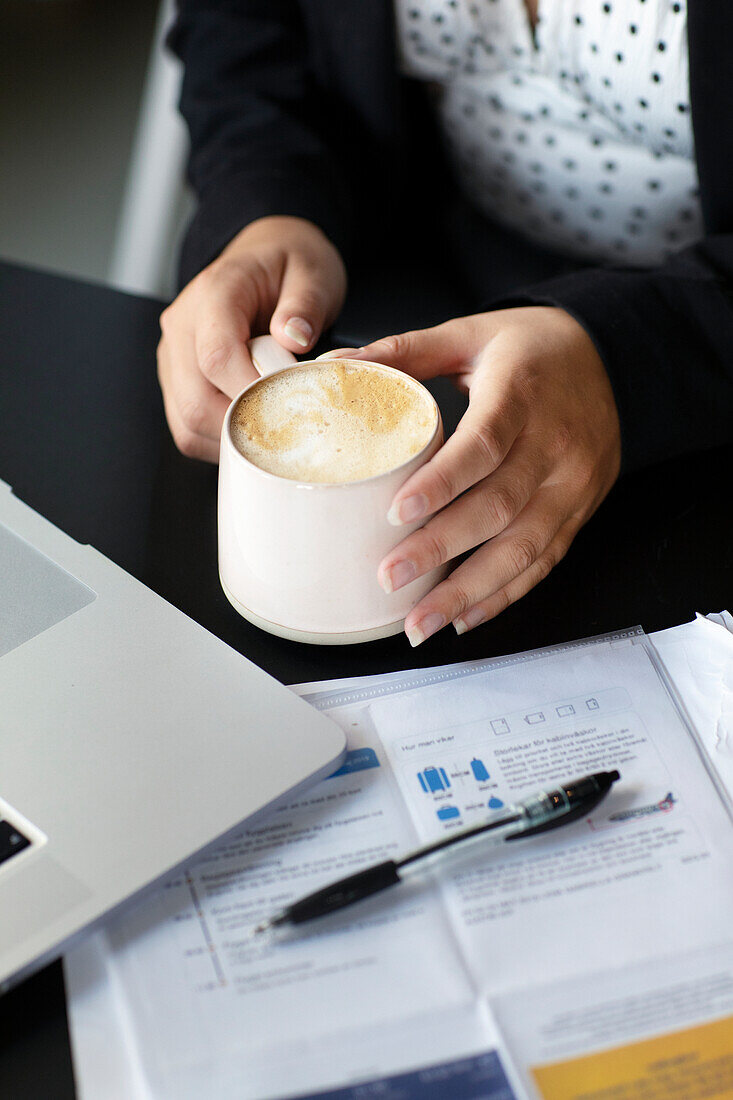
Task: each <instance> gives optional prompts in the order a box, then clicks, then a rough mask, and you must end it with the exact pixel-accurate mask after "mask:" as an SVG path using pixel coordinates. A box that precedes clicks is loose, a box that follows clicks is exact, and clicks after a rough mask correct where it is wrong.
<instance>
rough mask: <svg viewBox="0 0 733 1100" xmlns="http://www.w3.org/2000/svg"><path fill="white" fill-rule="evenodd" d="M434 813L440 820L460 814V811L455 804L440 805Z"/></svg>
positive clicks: (447, 819) (446, 819) (448, 819)
mask: <svg viewBox="0 0 733 1100" xmlns="http://www.w3.org/2000/svg"><path fill="white" fill-rule="evenodd" d="M436 813H437V815H438V819H439V820H440V821H450V819H451V818H452V817H460V816H461V811H460V810H459V809H458V807H457V806H441V807H440V809H439V810H436Z"/></svg>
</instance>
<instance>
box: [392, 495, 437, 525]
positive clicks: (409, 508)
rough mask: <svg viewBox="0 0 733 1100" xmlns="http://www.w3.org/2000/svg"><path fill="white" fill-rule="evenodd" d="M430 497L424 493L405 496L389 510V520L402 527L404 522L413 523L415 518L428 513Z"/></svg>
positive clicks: (420, 517)
mask: <svg viewBox="0 0 733 1100" xmlns="http://www.w3.org/2000/svg"><path fill="white" fill-rule="evenodd" d="M427 511H428V498H427V497H426V496H425V494H424V493H417V494H416V495H415V496H414V497H405V499H404V500H401V501H399V503H398V504H393V505H392V507H391V508H390V510H389V511H388V512H387V522H388V523H391V524H392V526H393V527H401V526H402V524H403V523H412V522H413V520H416V519H422V517H423V516H424V515H427Z"/></svg>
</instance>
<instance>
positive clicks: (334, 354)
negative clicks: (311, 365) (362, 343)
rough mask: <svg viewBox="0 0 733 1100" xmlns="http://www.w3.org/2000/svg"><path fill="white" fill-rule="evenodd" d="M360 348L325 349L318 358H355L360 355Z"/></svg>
mask: <svg viewBox="0 0 733 1100" xmlns="http://www.w3.org/2000/svg"><path fill="white" fill-rule="evenodd" d="M358 353H359V348H334V350H333V351H324V352H322V353H321V354H320V355H319V356H317V358H318V359H353V358H354V357H355V355H358Z"/></svg>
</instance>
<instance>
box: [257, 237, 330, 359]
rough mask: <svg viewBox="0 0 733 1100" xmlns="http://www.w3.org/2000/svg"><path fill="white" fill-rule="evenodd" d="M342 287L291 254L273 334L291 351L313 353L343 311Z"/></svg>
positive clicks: (273, 325) (284, 275)
mask: <svg viewBox="0 0 733 1100" xmlns="http://www.w3.org/2000/svg"><path fill="white" fill-rule="evenodd" d="M341 298H342V295H341V293H340V289H339V287H337V286H336V285H335V282H334V280H333V279H332V278H331V277H329V274H328V273H327V272H326V271H321V270H319V269H318V267H316V266H315V265H314V264H313V262H312V261H309V260H306V259H305V258H304V257H302V256H299V255H297V254H291V255H290V256H289V257H288V261H287V264H286V267H285V272H284V274H283V278H282V285H281V288H280V297H279V299H278V303H277V306H276V307H275V312H274V313H273V315H272V320H271V321H270V332H271V333H272V335H273V336H274V337H275V339H276V340H277V341H278V343H280V344H282V346H283V347H285V348H287V349H288V350H289V351H292V352H298V353H302V352H304V351H309V350H310V349H311V348H312V347H313V345H314V344H315V343H316V342H317V340H318V338H319V336H320V335H321V333H322V332H323V329H324V326H325V325H326V324H327V323H330V322H331V321H332V320H333V319H334V317H335V316H336V314H337V313H338V310H339V309H340V308H341Z"/></svg>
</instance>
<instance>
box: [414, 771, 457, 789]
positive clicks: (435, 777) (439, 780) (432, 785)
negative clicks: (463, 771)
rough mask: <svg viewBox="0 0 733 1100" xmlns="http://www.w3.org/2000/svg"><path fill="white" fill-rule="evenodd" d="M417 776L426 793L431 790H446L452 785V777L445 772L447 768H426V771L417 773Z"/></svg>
mask: <svg viewBox="0 0 733 1100" xmlns="http://www.w3.org/2000/svg"><path fill="white" fill-rule="evenodd" d="M417 778H418V779H419V780H420V786H421V787H422V789H423V790H424V791H425V792H426V793H427V792H429V791H431V792H432V791H446V790H447V789H448V788H449V787H450V779H449V778H448V776H447V775H446V774H445V768H440V769H438V768H433V767H430V768H426V769H425V771H424V772H418V773H417Z"/></svg>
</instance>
